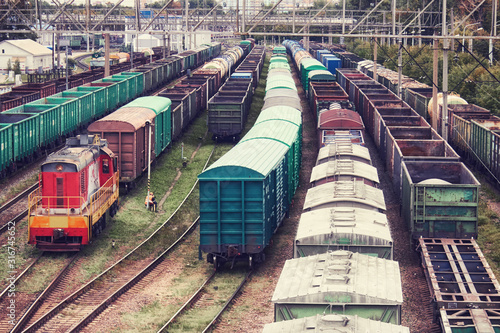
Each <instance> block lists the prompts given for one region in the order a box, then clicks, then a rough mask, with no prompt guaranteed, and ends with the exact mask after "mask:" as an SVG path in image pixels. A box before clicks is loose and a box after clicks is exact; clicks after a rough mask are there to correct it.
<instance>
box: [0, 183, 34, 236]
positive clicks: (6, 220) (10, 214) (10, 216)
mask: <svg viewBox="0 0 500 333" xmlns="http://www.w3.org/2000/svg"><path fill="white" fill-rule="evenodd" d="M37 188H38V183H35V184H33V185H31V186H30V187H28V188H27V189H25V190H24V191H22V192H21V193H19V194H18V195H16V196H15V197H14V198H12V199H11V200H9V201H8V202H6V203H5V204H4V205H2V206H1V207H0V221H1V225H0V234H2V233H4V232H5V231H6V230H8V228H9V226H15V225H16V223H17V222H19V221H21V220H22V219H23V218H25V217H26V216H27V215H28V209H24V207H28V204H27V200H28V196H29V194H30V193H31V192H33V191H34V190H36V189H37Z"/></svg>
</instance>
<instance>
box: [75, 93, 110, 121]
mask: <svg viewBox="0 0 500 333" xmlns="http://www.w3.org/2000/svg"><path fill="white" fill-rule="evenodd" d="M75 89H76V91H77V92H89V93H91V96H92V100H91V103H92V110H93V113H94V115H93V120H95V119H97V118H101V117H102V116H104V115H105V114H106V110H107V103H106V102H107V100H106V87H90V86H80V87H77V88H75Z"/></svg>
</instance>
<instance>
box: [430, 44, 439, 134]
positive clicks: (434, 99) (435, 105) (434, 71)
mask: <svg viewBox="0 0 500 333" xmlns="http://www.w3.org/2000/svg"><path fill="white" fill-rule="evenodd" d="M438 46H439V42H438V40H437V39H434V45H433V51H434V54H433V60H432V119H431V122H432V127H433V128H434V129H435V130H436V131H438V132H439V130H438V122H437V119H438V116H437V114H438V101H437V94H438V87H437V85H438V61H439V53H438Z"/></svg>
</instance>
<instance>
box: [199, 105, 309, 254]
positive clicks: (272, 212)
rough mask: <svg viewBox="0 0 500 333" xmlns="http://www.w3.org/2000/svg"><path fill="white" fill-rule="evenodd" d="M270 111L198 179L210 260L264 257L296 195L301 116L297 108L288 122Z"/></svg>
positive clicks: (202, 228)
mask: <svg viewBox="0 0 500 333" xmlns="http://www.w3.org/2000/svg"><path fill="white" fill-rule="evenodd" d="M268 110H270V109H267V110H264V111H263V113H264V114H262V113H261V116H259V119H258V123H256V124H255V125H254V127H253V128H252V129H251V130H250V131H249V132H248V133H247V135H245V137H244V138H243V139H242V140H241V141H240V142H239V143H238V144H237V145H236V146H235V147H234V148H233V149H231V150H230V151H229V152H228V153H226V154H225V155H224V156H223V157H221V158H220V159H219V160H218V161H217V162H215V163H214V164H213V165H212V166H210V167H209V168H208V169H207V170H206V171H204V172H203V173H202V174H200V175H199V176H198V178H199V180H200V249H201V250H202V251H203V252H206V253H208V257H207V259H208V260H209V261H210V262H213V260H214V259H216V258H219V259H221V260H222V261H225V260H228V259H230V258H232V257H236V255H237V254H242V255H243V256H244V255H247V256H249V257H250V258H252V257H255V256H257V257H256V258H255V259H256V260H257V261H258V260H260V259H262V258H261V257H259V256H260V255H261V253H262V251H263V250H264V248H265V247H266V246H267V245H268V244H269V242H270V240H271V237H272V235H273V234H274V232H275V230H276V229H277V227H278V226H279V225H280V224H281V221H282V220H283V218H284V217H285V215H286V212H287V210H288V207H289V204H290V202H291V198H292V197H293V194H294V193H295V181H296V180H295V179H294V177H295V175H297V174H298V170H295V168H296V166H297V162H296V161H295V158H296V156H297V154H296V151H295V147H297V146H300V142H298V141H300V134H299V129H300V128H301V121H302V120H301V117H300V116H298V117H297V115H296V112H298V113H299V114H300V112H299V111H297V110H295V109H293V111H290V114H287V115H286V116H285V118H283V117H280V116H279V115H278V116H273V115H271V112H272V110H271V111H268ZM266 111H267V112H266ZM294 112H295V113H294ZM285 113H286V112H285ZM276 117H279V118H278V119H275V118H276ZM299 168H300V164H299ZM234 251H235V252H234Z"/></svg>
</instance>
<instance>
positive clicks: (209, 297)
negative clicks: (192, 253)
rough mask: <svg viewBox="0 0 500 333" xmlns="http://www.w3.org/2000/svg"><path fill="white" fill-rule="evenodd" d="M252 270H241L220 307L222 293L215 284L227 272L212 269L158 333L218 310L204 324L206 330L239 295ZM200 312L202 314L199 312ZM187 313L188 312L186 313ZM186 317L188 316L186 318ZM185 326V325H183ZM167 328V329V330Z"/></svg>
mask: <svg viewBox="0 0 500 333" xmlns="http://www.w3.org/2000/svg"><path fill="white" fill-rule="evenodd" d="M252 273H253V270H249V271H247V272H246V273H245V272H241V275H242V279H241V283H240V284H239V285H238V287H237V288H236V290H235V291H234V292H233V293H232V294H231V295H230V296H229V297H228V298H227V300H226V302H225V303H224V305H223V306H222V307H220V305H219V304H220V303H219V302H220V301H221V298H222V300H223V297H224V296H223V295H222V297H221V295H218V294H219V292H218V289H219V288H218V287H217V284H218V282H220V280H225V279H228V276H226V275H228V273H227V272H220V271H215V270H214V271H213V272H212V274H211V275H210V276H209V277H208V278H207V279H206V280H205V282H203V284H202V285H201V287H200V288H199V289H198V290H196V292H195V293H194V294H193V295H192V296H191V297H190V298H189V300H187V301H186V303H184V304H183V305H182V306H181V307H180V308H179V310H178V311H177V312H176V313H175V314H174V315H173V316H172V317H171V318H170V319H169V320H168V321H167V323H165V325H163V327H162V328H160V329H159V330H158V333H161V332H173V331H176V327H175V326H176V325H177V327H183V326H184V325H183V321H185V322H186V323H187V321H189V320H190V318H193V317H194V318H196V317H200V318H205V317H206V316H207V315H204V313H206V312H213V310H214V308H216V309H218V308H220V309H218V310H219V311H217V312H216V315H215V316H213V319H212V320H211V321H210V322H209V323H208V324H207V325H206V327H205V328H204V329H203V331H202V332H208V331H209V330H210V329H211V328H213V327H214V326H215V324H216V323H217V321H218V319H219V318H220V316H221V315H222V314H223V313H224V311H226V309H227V308H228V307H229V305H230V304H231V303H232V302H233V300H234V299H235V298H236V297H237V296H238V295H239V293H240V291H241V289H242V288H243V286H244V285H245V284H246V283H247V281H248V279H249V278H250V276H251V275H252ZM198 312H201V313H203V314H199V315H198ZM188 313H189V314H188ZM186 317H188V318H186ZM184 327H185V326H184ZM167 329H168V330H167Z"/></svg>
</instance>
